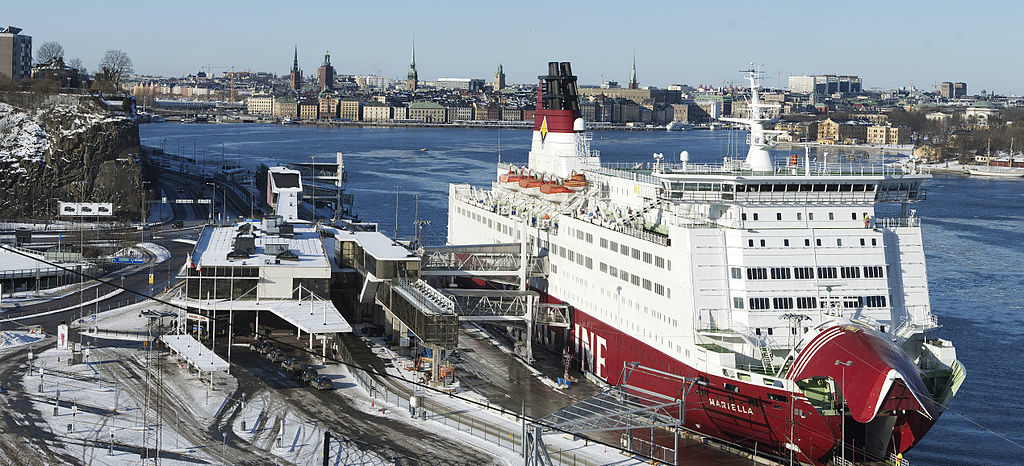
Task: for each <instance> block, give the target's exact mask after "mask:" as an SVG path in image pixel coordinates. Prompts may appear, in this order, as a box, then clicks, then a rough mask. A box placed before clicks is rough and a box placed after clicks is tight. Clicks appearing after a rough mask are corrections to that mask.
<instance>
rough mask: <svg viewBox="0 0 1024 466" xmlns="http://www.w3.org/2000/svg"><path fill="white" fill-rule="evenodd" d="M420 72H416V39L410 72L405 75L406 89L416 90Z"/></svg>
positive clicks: (413, 42) (410, 62)
mask: <svg viewBox="0 0 1024 466" xmlns="http://www.w3.org/2000/svg"><path fill="white" fill-rule="evenodd" d="M419 79H420V77H419V74H418V73H417V72H416V41H415V40H413V41H412V59H410V60H409V72H408V73H406V77H405V90H407V91H409V92H416V85H417V84H418V83H419Z"/></svg>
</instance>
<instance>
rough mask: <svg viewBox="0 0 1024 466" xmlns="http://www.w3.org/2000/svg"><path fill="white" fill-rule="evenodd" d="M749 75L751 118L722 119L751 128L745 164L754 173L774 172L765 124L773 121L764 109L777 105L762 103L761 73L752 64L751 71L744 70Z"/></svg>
mask: <svg viewBox="0 0 1024 466" xmlns="http://www.w3.org/2000/svg"><path fill="white" fill-rule="evenodd" d="M743 72H744V73H747V79H748V80H749V81H750V105H749V107H750V116H749V117H748V118H721V120H723V121H729V122H733V123H739V124H741V125H745V126H747V127H748V128H750V141H749V145H750V149H749V150H748V151H747V158H746V160H745V161H744V164H745V165H747V166H748V167H749V168H750V169H751V170H753V171H772V169H773V168H772V156H771V154H770V153H769V152H768V147H770V144H769V143H768V139H767V137H766V136H767V134H768V133H769V131H766V130H765V129H764V124H765V123H767V122H769V121H771V120H772V119H771V118H767V117H766V116H765V112H763V110H764V109H768V108H775V105H772V104H764V103H762V102H761V97H760V94H759V91H760V90H761V72H760V71H759V70H757V69H755V68H754V64H753V63H751V64H750V69H748V70H743Z"/></svg>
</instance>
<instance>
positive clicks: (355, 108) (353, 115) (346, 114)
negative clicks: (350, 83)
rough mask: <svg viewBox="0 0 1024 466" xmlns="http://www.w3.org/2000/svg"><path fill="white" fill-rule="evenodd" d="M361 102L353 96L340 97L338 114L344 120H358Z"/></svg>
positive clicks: (360, 113) (360, 114)
mask: <svg viewBox="0 0 1024 466" xmlns="http://www.w3.org/2000/svg"><path fill="white" fill-rule="evenodd" d="M362 110H363V103H362V102H360V101H359V99H357V98H355V97H345V98H344V99H341V107H340V110H339V114H338V116H339V117H340V118H341V119H342V120H345V121H359V120H360V119H361V116H362Z"/></svg>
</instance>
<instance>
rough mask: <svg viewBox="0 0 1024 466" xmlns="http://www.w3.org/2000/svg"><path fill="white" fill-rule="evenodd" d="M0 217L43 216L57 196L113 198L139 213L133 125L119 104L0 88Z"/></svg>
mask: <svg viewBox="0 0 1024 466" xmlns="http://www.w3.org/2000/svg"><path fill="white" fill-rule="evenodd" d="M0 101H4V102H7V103H3V102H0V218H49V217H51V216H53V215H55V214H56V213H57V212H56V211H57V207H56V202H57V201H67V202H78V201H81V202H111V203H113V204H114V214H115V215H117V216H119V217H121V218H125V219H137V218H139V208H140V207H141V206H140V201H141V197H140V196H141V189H140V183H141V170H140V168H141V167H140V165H139V161H138V154H139V127H138V124H137V123H136V122H135V121H134V119H133V118H132V115H131V113H132V112H131V110H130V109H129V110H128V111H127V112H124V111H121V102H120V101H118V102H106V101H103V100H102V99H98V98H94V97H90V96H73V95H50V96H44V97H40V96H35V97H33V98H25V96H19V95H14V94H8V95H2V94H0Z"/></svg>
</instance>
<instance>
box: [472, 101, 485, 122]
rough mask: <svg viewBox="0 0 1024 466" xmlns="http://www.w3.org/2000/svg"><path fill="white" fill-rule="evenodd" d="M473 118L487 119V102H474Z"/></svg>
mask: <svg viewBox="0 0 1024 466" xmlns="http://www.w3.org/2000/svg"><path fill="white" fill-rule="evenodd" d="M473 119H474V120H486V119H487V104H485V103H482V102H473Z"/></svg>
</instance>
